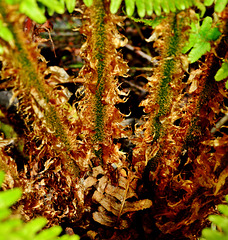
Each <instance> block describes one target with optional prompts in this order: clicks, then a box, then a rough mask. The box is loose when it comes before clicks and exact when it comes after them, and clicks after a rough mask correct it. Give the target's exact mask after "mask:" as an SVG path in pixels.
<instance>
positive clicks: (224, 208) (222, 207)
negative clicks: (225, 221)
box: [218, 204, 228, 217]
mask: <svg viewBox="0 0 228 240" xmlns="http://www.w3.org/2000/svg"><path fill="white" fill-rule="evenodd" d="M218 210H219V212H221V213H222V214H224V215H226V216H227V217H228V205H224V204H219V205H218Z"/></svg>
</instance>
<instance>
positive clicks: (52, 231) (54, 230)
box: [33, 226, 62, 240]
mask: <svg viewBox="0 0 228 240" xmlns="http://www.w3.org/2000/svg"><path fill="white" fill-rule="evenodd" d="M61 232H62V228H61V227H60V226H54V227H51V228H49V229H45V230H43V231H42V232H40V233H39V234H38V235H37V236H36V237H35V238H34V239H33V240H52V239H53V238H55V237H57V236H58V235H59V234H60V233H61Z"/></svg>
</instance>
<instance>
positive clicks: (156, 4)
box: [153, 0, 161, 16]
mask: <svg viewBox="0 0 228 240" xmlns="http://www.w3.org/2000/svg"><path fill="white" fill-rule="evenodd" d="M153 4H154V11H155V13H156V14H157V15H158V16H160V15H161V4H160V0H153Z"/></svg>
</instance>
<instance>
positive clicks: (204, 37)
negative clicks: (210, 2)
mask: <svg viewBox="0 0 228 240" xmlns="http://www.w3.org/2000/svg"><path fill="white" fill-rule="evenodd" d="M220 35H221V32H220V31H219V29H218V28H216V27H214V28H212V18H211V17H206V18H205V19H204V20H203V23H202V25H201V26H199V22H197V23H194V22H192V23H191V33H190V36H189V42H188V43H187V44H186V46H185V47H184V49H183V53H187V52H188V51H189V50H191V51H190V53H189V55H188V59H189V61H190V62H191V63H193V62H196V61H197V60H198V59H199V58H200V57H201V56H202V55H204V54H205V53H206V52H207V51H210V49H211V44H210V41H215V40H217V39H218V38H219V36H220Z"/></svg>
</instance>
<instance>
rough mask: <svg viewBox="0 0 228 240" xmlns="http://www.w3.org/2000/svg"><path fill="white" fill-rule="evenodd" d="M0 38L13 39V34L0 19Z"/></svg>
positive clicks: (7, 40) (8, 40)
mask: <svg viewBox="0 0 228 240" xmlns="http://www.w3.org/2000/svg"><path fill="white" fill-rule="evenodd" d="M0 38H2V39H3V40H5V41H6V42H10V41H13V34H12V32H11V31H10V30H9V29H8V28H7V27H6V26H4V25H3V22H2V20H0Z"/></svg>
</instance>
